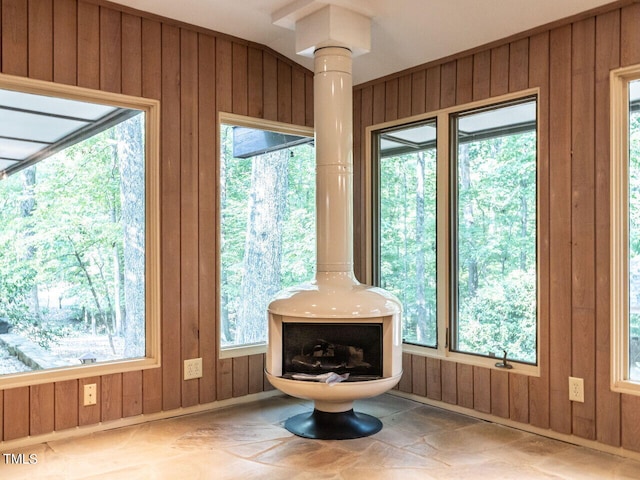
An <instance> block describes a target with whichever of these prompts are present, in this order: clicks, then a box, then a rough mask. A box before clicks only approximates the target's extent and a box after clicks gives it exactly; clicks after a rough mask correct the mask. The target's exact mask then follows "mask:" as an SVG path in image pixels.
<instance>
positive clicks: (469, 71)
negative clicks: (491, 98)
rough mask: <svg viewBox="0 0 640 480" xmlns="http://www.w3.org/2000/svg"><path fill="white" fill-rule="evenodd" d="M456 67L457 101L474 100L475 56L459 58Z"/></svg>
mask: <svg viewBox="0 0 640 480" xmlns="http://www.w3.org/2000/svg"><path fill="white" fill-rule="evenodd" d="M456 69H457V75H456V103H458V104H460V103H467V102H470V101H471V100H473V57H472V56H467V57H463V58H461V59H459V60H458V64H457V66H456Z"/></svg>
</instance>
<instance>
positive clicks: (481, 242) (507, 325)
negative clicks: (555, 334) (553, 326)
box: [457, 132, 536, 363]
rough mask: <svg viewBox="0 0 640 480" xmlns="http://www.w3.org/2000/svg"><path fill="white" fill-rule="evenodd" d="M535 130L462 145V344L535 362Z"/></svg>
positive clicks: (485, 352) (459, 227)
mask: <svg viewBox="0 0 640 480" xmlns="http://www.w3.org/2000/svg"><path fill="white" fill-rule="evenodd" d="M535 155H536V135H535V133H534V132H528V133H521V134H514V135H507V136H502V137H494V138H489V139H484V140H480V141H474V142H470V143H468V144H463V145H461V146H460V148H459V150H458V179H459V180H458V212H457V216H458V221H457V231H458V272H457V275H458V314H457V319H458V326H457V328H458V330H457V338H458V345H457V349H460V350H462V351H467V352H471V353H479V354H481V355H490V354H491V353H495V354H498V355H501V354H502V350H506V351H507V352H508V354H509V358H511V359H516V360H521V361H526V362H530V363H534V362H535V361H536V157H535Z"/></svg>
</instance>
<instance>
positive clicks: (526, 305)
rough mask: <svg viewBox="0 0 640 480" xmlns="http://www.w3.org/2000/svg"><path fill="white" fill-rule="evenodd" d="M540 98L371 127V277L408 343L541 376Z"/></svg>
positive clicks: (429, 352) (414, 349)
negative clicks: (390, 302)
mask: <svg viewBox="0 0 640 480" xmlns="http://www.w3.org/2000/svg"><path fill="white" fill-rule="evenodd" d="M537 94H538V93H537V91H536V90H535V89H532V90H528V91H526V92H521V93H519V94H509V95H505V96H502V97H499V98H493V99H488V100H485V101H482V102H475V103H473V104H468V105H459V106H455V107H451V108H447V109H443V110H438V111H434V112H429V113H427V114H425V115H424V116H420V117H414V118H411V119H409V121H408V122H407V121H405V122H404V123H401V122H400V121H397V122H395V121H394V122H388V123H385V124H380V125H373V126H371V127H369V128H368V129H367V133H368V134H369V135H370V138H371V155H372V161H371V167H370V170H369V172H368V175H369V178H370V182H371V183H370V185H371V199H372V203H371V223H370V225H371V232H372V235H371V238H372V245H371V250H370V252H371V258H372V269H371V272H372V274H371V281H372V282H373V283H374V284H376V285H379V286H381V287H383V288H385V289H387V290H390V291H391V292H392V293H394V294H395V295H396V296H397V297H398V298H399V299H400V301H401V302H402V304H403V341H404V343H405V349H406V351H408V352H411V353H414V354H418V355H426V356H435V357H441V358H452V359H455V360H456V361H460V362H463V363H469V364H474V365H481V366H486V367H496V366H499V365H501V364H502V362H497V361H496V359H502V358H503V357H504V356H505V352H506V357H507V360H508V361H511V362H515V364H516V368H517V371H519V372H521V373H525V374H533V375H536V374H537V373H538V372H539V367H538V281H539V279H538V255H537V244H538V238H537V218H538V195H537V178H538V171H537ZM423 347H427V348H423Z"/></svg>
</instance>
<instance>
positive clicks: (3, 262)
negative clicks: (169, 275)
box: [0, 127, 142, 373]
mask: <svg viewBox="0 0 640 480" xmlns="http://www.w3.org/2000/svg"><path fill="white" fill-rule="evenodd" d="M140 134H142V133H140ZM117 141H118V140H117V138H116V134H115V127H114V128H112V129H109V130H106V131H104V132H102V133H99V134H97V135H95V136H93V137H91V138H89V139H87V140H85V141H83V142H80V143H78V144H75V145H73V146H71V147H69V148H67V149H66V150H64V151H61V152H59V153H57V154H55V155H54V156H52V157H49V158H47V159H44V160H42V161H40V162H38V163H37V164H35V165H33V166H31V167H29V168H27V169H25V170H23V171H21V172H18V173H16V174H15V175H12V176H10V177H9V178H7V179H4V180H3V181H1V182H0V206H1V207H2V208H0V317H5V318H8V319H9V321H10V322H11V324H12V325H13V332H14V333H19V334H21V335H24V336H27V337H29V338H30V339H32V340H33V341H35V342H37V343H39V344H40V345H42V346H44V347H47V348H51V347H52V345H55V343H56V340H57V339H59V338H61V337H63V336H66V335H68V334H69V333H70V329H71V325H75V328H78V327H79V328H84V329H88V328H89V325H87V324H84V323H82V322H80V323H78V320H84V319H85V315H83V313H85V314H86V318H90V317H94V318H99V319H102V320H103V321H104V323H106V324H107V325H108V326H109V328H110V329H112V328H113V326H112V321H113V317H114V316H115V312H114V311H113V304H114V302H113V300H114V299H113V295H114V292H113V285H114V282H116V281H120V280H121V279H116V278H115V275H116V274H117V272H116V270H115V268H114V261H113V252H114V249H118V250H119V252H120V258H119V261H120V262H121V263H122V241H123V240H122V239H123V225H122V222H121V219H120V201H121V199H120V196H121V188H120V178H119V175H120V173H119V168H120V165H119V161H120V160H119V159H118V155H117V148H116V147H117ZM120 275H122V274H121V273H120ZM121 295H122V293H121ZM120 300H122V299H120ZM81 312H82V313H81ZM0 373H2V372H0Z"/></svg>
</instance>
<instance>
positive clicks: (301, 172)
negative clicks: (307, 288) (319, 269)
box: [220, 125, 315, 346]
mask: <svg viewBox="0 0 640 480" xmlns="http://www.w3.org/2000/svg"><path fill="white" fill-rule="evenodd" d="M220 137H221V143H222V145H221V149H222V155H221V158H220V163H221V165H220V185H221V188H220V229H221V236H220V238H221V249H220V256H221V281H220V289H221V343H222V345H223V346H227V345H235V344H237V340H236V336H237V335H236V332H237V331H238V330H239V328H238V327H237V322H241V321H244V322H253V323H255V324H259V325H263V324H265V319H266V316H265V315H261V316H260V318H253V319H239V318H238V314H239V312H240V310H241V303H242V302H246V301H251V299H247V298H242V295H241V286H242V279H243V276H244V275H245V272H246V270H247V265H246V264H245V261H246V259H245V253H246V251H247V248H248V245H247V243H246V242H247V241H248V238H249V234H248V232H247V228H248V227H247V225H248V222H247V220H248V218H249V215H251V214H252V212H250V211H249V199H250V197H251V195H252V192H253V191H254V190H255V189H256V188H258V187H259V186H258V185H252V183H251V182H252V164H253V161H252V159H250V158H249V159H241V158H234V157H233V144H232V142H233V135H232V127H231V126H229V125H221V134H220ZM285 153H287V154H288V155H290V156H289V161H288V163H287V169H286V175H287V184H288V189H287V201H286V206H285V210H284V220H283V222H282V230H281V233H280V239H281V248H282V257H281V264H280V281H279V284H277V285H268V284H267V283H266V282H261V283H260V286H261V288H264V289H265V290H266V291H273V292H277V291H278V290H280V289H282V288H285V287H289V286H294V285H297V284H300V283H302V282H306V281H310V280H311V279H312V278H313V272H314V268H315V157H314V149H313V147H312V146H310V145H300V146H297V147H292V148H291V149H289V150H288V151H287V152H285ZM274 225H275V219H274ZM274 228H275V227H274ZM260 296H262V295H259V294H258V292H256V297H260ZM266 309H267V305H264V308H263V309H262V310H261V311H263V312H266ZM261 328H262V330H263V331H264V338H265V339H266V325H264V326H262V327H261Z"/></svg>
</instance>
